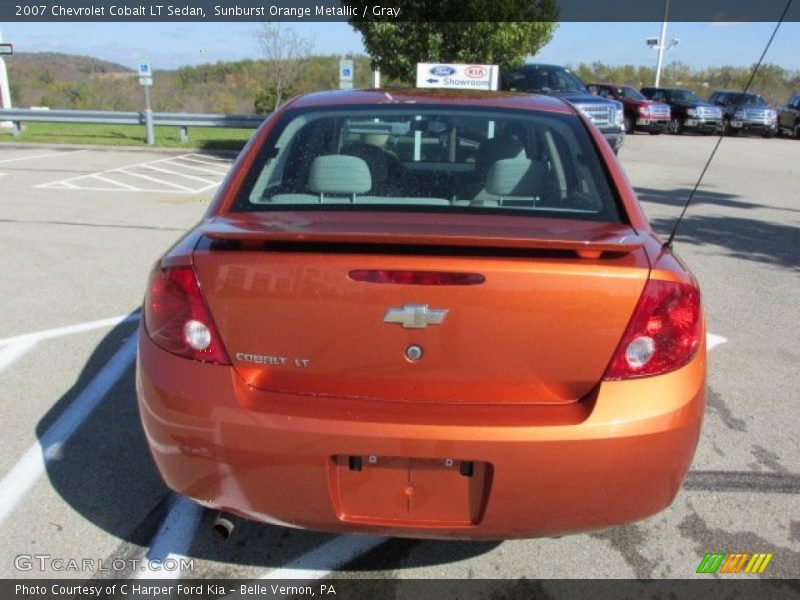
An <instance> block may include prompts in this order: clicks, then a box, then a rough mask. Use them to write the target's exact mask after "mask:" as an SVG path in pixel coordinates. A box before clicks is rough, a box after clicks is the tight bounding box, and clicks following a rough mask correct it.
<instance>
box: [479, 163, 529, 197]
mask: <svg viewBox="0 0 800 600" xmlns="http://www.w3.org/2000/svg"><path fill="white" fill-rule="evenodd" d="M542 175H543V167H542V164H541V163H540V162H539V161H532V160H528V159H527V158H505V159H502V160H498V161H497V162H495V163H494V164H493V165H492V166H491V167H489V172H488V173H487V174H486V184H485V186H484V187H485V189H486V191H487V192H488V193H489V194H493V195H495V196H526V197H532V196H539V195H541V193H542V190H543V180H542Z"/></svg>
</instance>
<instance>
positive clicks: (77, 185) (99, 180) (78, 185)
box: [34, 154, 227, 194]
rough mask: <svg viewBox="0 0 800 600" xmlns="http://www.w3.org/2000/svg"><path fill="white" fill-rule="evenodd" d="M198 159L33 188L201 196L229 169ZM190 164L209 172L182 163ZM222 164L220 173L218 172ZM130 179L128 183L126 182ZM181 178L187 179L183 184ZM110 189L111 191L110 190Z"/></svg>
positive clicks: (118, 170)
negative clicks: (170, 176) (155, 173)
mask: <svg viewBox="0 0 800 600" xmlns="http://www.w3.org/2000/svg"><path fill="white" fill-rule="evenodd" d="M194 156H196V155H194V154H186V155H181V156H176V157H169V158H160V159H157V160H151V161H146V162H141V163H134V164H130V165H125V166H122V167H116V168H113V169H107V170H105V171H98V172H97V173H91V174H89V175H76V176H74V177H67V178H66V179H61V180H58V181H50V182H47V183H42V184H39V185H36V186H34V187H35V188H42V189H68V190H78V189H80V190H94V191H114V192H140V193H141V192H144V193H167V194H199V193H202V192H205V191H207V190H209V189H212V188H214V187H216V186H218V185H219V184H220V183H221V182H222V178H223V177H224V176H225V174H226V173H227V165H225V164H222V163H212V162H209V161H204V160H198V159H196V158H192V157H194ZM184 160H185V161H189V162H192V163H201V164H203V165H205V166H206V167H208V168H200V167H198V166H196V165H195V164H186V163H185V162H182V161H184ZM218 164H219V166H220V167H222V169H221V170H219V169H216V168H215V167H217V165H218ZM154 165H167V166H170V167H171V168H172V169H175V171H172V169H170V170H166V169H158V168H157V167H154ZM140 169H156V170H163V171H164V172H165V173H167V172H173V173H174V175H175V176H176V177H178V178H179V180H178V181H180V183H177V182H171V181H166V180H164V179H161V178H156V177H152V176H150V175H144V174H142V173H140V172H139V170H140ZM181 170H185V171H190V172H196V171H201V172H203V173H206V174H208V178H198V177H193V176H192V175H191V174H190V173H182V172H180V171H181ZM126 178H127V180H126ZM130 178H138V179H144V180H147V181H150V182H153V183H156V184H157V185H155V186H152V187H143V185H144V184H142V186H140V185H132V184H131V183H130ZM180 178H184V179H183V180H181V179H180ZM185 179H190V180H197V181H199V182H200V183H202V185H197V186H194V187H190V185H186V181H185ZM109 185H110V186H111V187H109Z"/></svg>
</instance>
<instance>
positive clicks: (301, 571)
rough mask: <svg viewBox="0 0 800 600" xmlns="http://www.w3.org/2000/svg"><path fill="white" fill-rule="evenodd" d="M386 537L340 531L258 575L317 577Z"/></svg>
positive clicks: (235, 595)
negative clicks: (309, 549)
mask: <svg viewBox="0 0 800 600" xmlns="http://www.w3.org/2000/svg"><path fill="white" fill-rule="evenodd" d="M388 539H389V538H385V537H374V536H367V535H340V536H338V537H335V538H333V539H332V540H331V541H329V542H327V543H325V544H323V545H322V546H319V547H318V548H315V549H314V550H311V551H310V552H306V553H305V554H303V555H302V556H299V557H298V558H295V559H294V560H293V561H291V562H289V563H288V564H286V565H284V566H283V567H278V568H276V569H270V570H269V571H267V572H266V573H265V574H264V575H262V576H261V577H259V579H305V580H309V581H312V580H317V579H322V578H323V577H326V576H328V575H330V574H331V572H333V571H335V570H336V569H338V568H340V567H341V566H342V565H346V564H347V563H349V562H350V561H351V560H354V559H356V558H358V557H359V556H361V555H363V554H366V553H367V552H369V551H370V550H372V549H373V548H377V547H378V546H380V545H381V544H383V543H384V542H386V541H387V540H388ZM271 597H272V598H277V599H280V598H287V597H289V595H287V594H274V595H273V596H271ZM242 598H245V596H243V595H242V594H240V593H239V592H233V593H231V594H228V595H227V596H224V597H223V600H237V599H242Z"/></svg>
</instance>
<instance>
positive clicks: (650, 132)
mask: <svg viewBox="0 0 800 600" xmlns="http://www.w3.org/2000/svg"><path fill="white" fill-rule="evenodd" d="M647 133H649V134H650V135H661V132H660V131H648V132H647Z"/></svg>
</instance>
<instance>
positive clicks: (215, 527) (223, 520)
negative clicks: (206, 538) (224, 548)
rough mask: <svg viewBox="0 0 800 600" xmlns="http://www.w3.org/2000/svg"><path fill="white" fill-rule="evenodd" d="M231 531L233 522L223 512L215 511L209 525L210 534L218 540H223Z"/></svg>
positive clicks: (225, 539) (226, 538) (229, 535)
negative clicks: (212, 520) (214, 515)
mask: <svg viewBox="0 0 800 600" xmlns="http://www.w3.org/2000/svg"><path fill="white" fill-rule="evenodd" d="M232 533H233V523H232V522H231V520H230V519H228V518H227V517H226V516H225V513H222V512H220V513H217V516H216V517H214V522H213V523H212V525H211V535H212V536H213V537H214V539H215V540H217V541H218V542H225V541H227V540H228V538H229V537H231V534H232Z"/></svg>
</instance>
